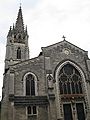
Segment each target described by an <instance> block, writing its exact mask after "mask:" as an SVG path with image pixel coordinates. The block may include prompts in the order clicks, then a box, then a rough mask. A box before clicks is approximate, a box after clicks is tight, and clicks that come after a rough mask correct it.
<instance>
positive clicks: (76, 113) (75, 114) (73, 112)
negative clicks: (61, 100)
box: [63, 103, 85, 120]
mask: <svg viewBox="0 0 90 120" xmlns="http://www.w3.org/2000/svg"><path fill="white" fill-rule="evenodd" d="M63 112H64V120H85V113H84V106H83V103H76V104H75V105H74V106H73V105H72V104H70V103H67V104H63Z"/></svg>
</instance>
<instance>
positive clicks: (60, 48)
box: [42, 40, 88, 55]
mask: <svg viewBox="0 0 90 120" xmlns="http://www.w3.org/2000/svg"><path fill="white" fill-rule="evenodd" d="M42 51H43V52H45V51H48V53H51V51H56V52H59V53H60V52H61V53H65V54H69V53H77V54H82V55H87V54H88V52H87V51H85V50H83V49H81V48H79V47H77V46H75V45H74V44H72V43H70V42H68V41H66V40H63V41H61V42H59V43H56V44H53V45H50V46H47V47H42Z"/></svg>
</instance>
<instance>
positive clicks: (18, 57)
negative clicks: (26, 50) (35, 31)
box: [17, 47, 21, 59]
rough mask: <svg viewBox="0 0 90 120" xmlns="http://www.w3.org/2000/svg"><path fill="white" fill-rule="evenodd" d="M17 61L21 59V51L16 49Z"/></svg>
mask: <svg viewBox="0 0 90 120" xmlns="http://www.w3.org/2000/svg"><path fill="white" fill-rule="evenodd" d="M17 59H21V49H20V47H18V49H17Z"/></svg>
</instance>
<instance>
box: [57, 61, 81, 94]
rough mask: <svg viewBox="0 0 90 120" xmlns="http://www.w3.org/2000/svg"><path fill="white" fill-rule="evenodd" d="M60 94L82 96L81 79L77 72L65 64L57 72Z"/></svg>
mask: <svg viewBox="0 0 90 120" xmlns="http://www.w3.org/2000/svg"><path fill="white" fill-rule="evenodd" d="M59 89H60V94H82V79H81V75H80V73H79V71H78V70H77V69H76V68H75V67H74V66H72V65H71V64H69V63H68V64H66V65H64V66H63V67H62V69H61V70H60V72H59Z"/></svg>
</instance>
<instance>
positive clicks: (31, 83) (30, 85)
mask: <svg viewBox="0 0 90 120" xmlns="http://www.w3.org/2000/svg"><path fill="white" fill-rule="evenodd" d="M26 95H31V96H32V95H35V79H34V76H33V75H32V74H28V75H27V77H26Z"/></svg>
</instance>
